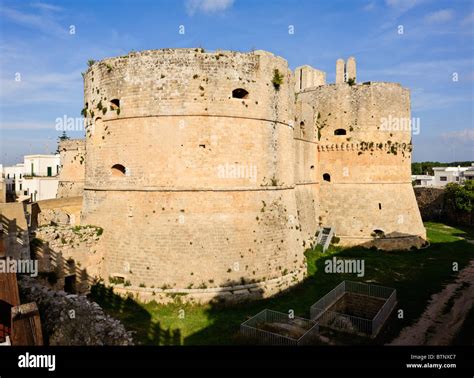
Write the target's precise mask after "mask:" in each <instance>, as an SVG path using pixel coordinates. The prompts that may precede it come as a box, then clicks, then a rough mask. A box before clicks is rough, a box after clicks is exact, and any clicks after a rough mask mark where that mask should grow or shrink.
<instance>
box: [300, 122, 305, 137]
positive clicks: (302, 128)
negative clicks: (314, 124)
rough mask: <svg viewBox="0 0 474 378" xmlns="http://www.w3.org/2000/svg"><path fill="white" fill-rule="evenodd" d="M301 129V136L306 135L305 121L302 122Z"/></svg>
mask: <svg viewBox="0 0 474 378" xmlns="http://www.w3.org/2000/svg"><path fill="white" fill-rule="evenodd" d="M300 130H301V136H303V137H304V136H305V130H304V122H303V121H301V122H300Z"/></svg>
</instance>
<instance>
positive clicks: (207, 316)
mask: <svg viewBox="0 0 474 378" xmlns="http://www.w3.org/2000/svg"><path fill="white" fill-rule="evenodd" d="M425 227H426V228H427V231H428V238H429V241H430V243H431V245H430V246H429V247H428V248H426V249H423V250H419V251H400V252H380V251H375V250H367V249H361V248H350V249H342V248H340V247H337V246H331V247H330V248H329V249H328V251H326V252H325V253H322V252H321V251H320V250H308V251H306V257H307V263H308V278H307V279H306V280H305V281H304V282H302V283H301V284H300V285H298V286H296V287H295V288H293V289H291V291H289V292H286V293H282V294H281V295H279V296H277V297H274V298H271V299H262V300H259V301H255V302H252V303H246V304H242V305H240V306H238V307H227V308H226V307H216V306H212V305H200V306H197V305H187V304H183V303H181V301H180V300H179V297H178V298H176V300H175V303H173V304H169V305H160V304H157V303H154V302H152V303H148V304H141V303H137V302H136V301H134V300H133V299H131V298H128V299H124V298H121V297H119V296H117V295H114V294H113V293H111V291H110V290H108V289H106V288H104V287H103V286H97V287H94V290H93V291H92V293H91V298H92V299H93V300H95V301H96V302H98V303H99V304H100V305H101V306H103V308H104V309H105V310H106V311H107V312H108V313H109V314H110V315H112V316H115V317H117V318H118V319H120V320H121V321H122V322H123V323H124V324H125V326H126V327H127V329H128V330H131V331H135V332H136V333H135V336H134V339H135V342H136V343H138V344H147V345H176V344H180V345H182V344H185V345H198V344H199V345H203V344H207V345H219V344H239V343H243V342H244V340H242V339H241V338H240V337H239V326H240V324H241V323H242V322H243V321H245V320H246V319H248V318H249V317H251V316H253V315H255V314H256V313H258V312H259V311H261V310H263V309H265V308H269V309H272V310H276V311H281V312H285V313H288V312H289V311H291V310H293V311H294V314H295V315H296V316H301V317H304V318H309V308H310V306H311V305H312V304H313V303H315V302H316V301H317V300H318V299H319V298H321V297H322V296H323V295H325V294H326V293H327V292H329V291H330V290H331V289H332V288H334V287H335V286H336V285H337V284H338V283H339V282H341V281H343V280H352V281H361V282H367V283H375V284H378V285H382V286H387V287H393V288H395V289H396V290H397V300H398V306H397V308H396V310H395V311H394V312H393V314H392V316H391V317H390V318H389V319H388V320H387V322H386V324H385V327H384V328H383V329H382V331H381V332H380V333H379V335H378V336H377V338H376V339H374V340H372V339H368V338H362V337H355V336H353V335H351V336H350V337H348V336H347V335H341V334H335V333H333V332H331V333H330V334H329V335H328V337H327V338H326V337H324V338H323V340H325V342H327V343H330V344H368V343H374V344H386V343H389V342H391V341H392V340H394V339H395V338H396V337H397V336H399V334H400V332H401V330H402V329H403V328H405V327H408V326H411V325H413V324H415V323H416V322H417V320H418V319H419V318H420V317H421V315H422V314H423V312H424V311H425V309H426V308H427V307H428V306H429V302H430V298H431V296H432V295H433V294H436V293H439V292H441V291H442V290H443V289H444V287H445V286H446V285H447V284H449V283H450V282H454V281H455V280H456V278H457V274H458V273H459V271H461V270H462V269H464V268H465V267H467V266H468V264H469V262H470V261H471V260H473V261H474V252H473V248H472V244H470V243H469V240H466V239H465V238H467V239H473V238H474V230H473V229H468V228H461V227H449V226H446V225H443V224H441V223H433V222H427V223H425ZM333 256H337V258H338V259H354V258H358V259H364V260H365V276H364V277H360V278H359V277H357V275H355V274H341V273H325V272H324V267H325V263H324V262H325V260H326V259H330V258H332V257H333ZM453 262H457V263H458V271H453ZM398 309H402V310H403V317H402V318H399V315H400V312H399V311H397V310H398ZM446 311H448V312H449V309H446ZM472 315H473V312H472V311H471V312H470V315H469V316H468V317H467V320H466V323H468V322H471V323H472V319H471V317H472ZM460 328H461V329H466V327H464V326H460ZM470 332H471V335H465V334H464V335H463V336H462V337H459V336H458V335H453V337H454V340H455V342H461V343H466V342H468V343H469V342H470V343H472V329H471V331H470ZM322 343H324V342H323V341H322Z"/></svg>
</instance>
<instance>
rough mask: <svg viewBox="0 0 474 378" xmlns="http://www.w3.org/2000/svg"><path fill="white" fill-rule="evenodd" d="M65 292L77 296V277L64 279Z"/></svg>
mask: <svg viewBox="0 0 474 378" xmlns="http://www.w3.org/2000/svg"><path fill="white" fill-rule="evenodd" d="M64 291H65V292H66V293H69V294H76V275H75V274H72V275H70V276H67V277H64Z"/></svg>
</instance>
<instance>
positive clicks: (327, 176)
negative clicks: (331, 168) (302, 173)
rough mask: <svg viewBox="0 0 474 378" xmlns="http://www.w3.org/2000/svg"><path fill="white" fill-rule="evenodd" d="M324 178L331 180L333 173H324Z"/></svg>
mask: <svg viewBox="0 0 474 378" xmlns="http://www.w3.org/2000/svg"><path fill="white" fill-rule="evenodd" d="M323 180H324V181H328V182H331V175H330V174H329V173H325V174H324V175H323Z"/></svg>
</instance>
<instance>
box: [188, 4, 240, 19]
mask: <svg viewBox="0 0 474 378" xmlns="http://www.w3.org/2000/svg"><path fill="white" fill-rule="evenodd" d="M233 3H234V0H187V1H186V13H188V14H189V15H190V16H192V15H194V14H195V13H198V12H202V13H207V14H210V13H218V12H222V11H225V10H226V9H228V8H230V7H231V6H232V4H233Z"/></svg>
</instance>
